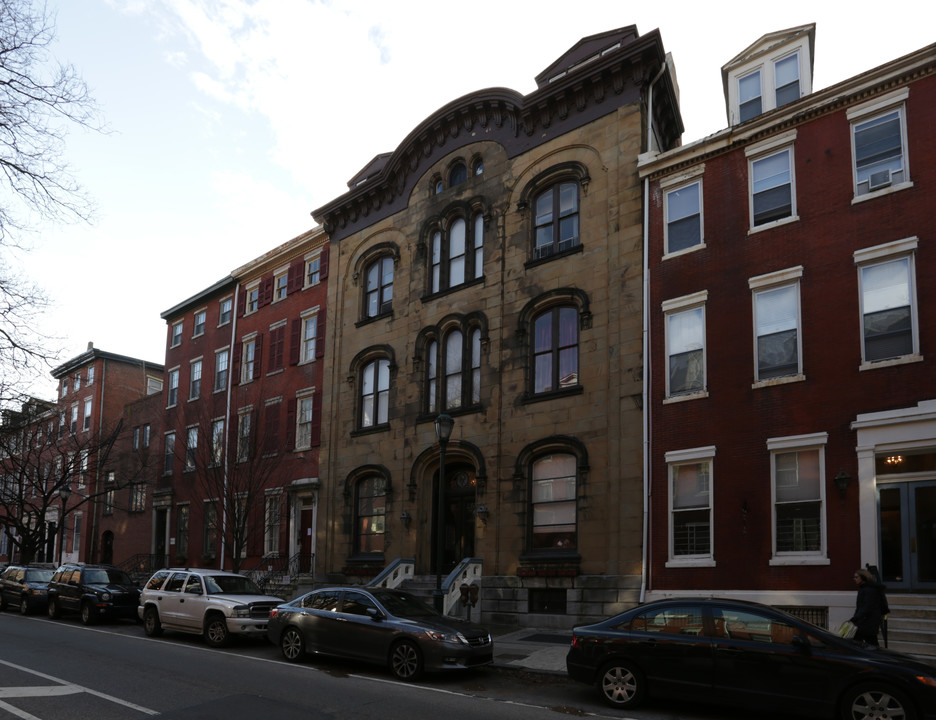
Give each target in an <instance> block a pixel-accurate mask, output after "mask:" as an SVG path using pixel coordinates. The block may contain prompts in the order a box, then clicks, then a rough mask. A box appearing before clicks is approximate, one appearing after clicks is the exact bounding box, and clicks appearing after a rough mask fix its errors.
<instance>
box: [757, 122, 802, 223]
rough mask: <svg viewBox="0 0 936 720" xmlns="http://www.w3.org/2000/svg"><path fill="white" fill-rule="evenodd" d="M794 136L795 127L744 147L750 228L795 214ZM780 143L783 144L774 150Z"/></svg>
mask: <svg viewBox="0 0 936 720" xmlns="http://www.w3.org/2000/svg"><path fill="white" fill-rule="evenodd" d="M793 137H795V131H793V132H791V133H785V134H784V135H782V136H780V137H779V138H775V139H772V140H768V141H766V142H765V143H758V144H757V145H752V146H750V147H748V148H747V149H746V151H745V152H746V154H747V156H748V163H749V165H748V174H749V176H750V212H751V227H752V228H756V227H760V226H763V225H767V224H769V223H774V222H777V221H780V220H784V219H786V218H795V216H796V184H795V182H794V173H793V145H792V143H791V142H790V141H791V139H792V138H793ZM780 144H785V145H786V147H782V148H781V149H779V150H773V148H775V147H777V146H778V145H780ZM767 148H770V150H767Z"/></svg>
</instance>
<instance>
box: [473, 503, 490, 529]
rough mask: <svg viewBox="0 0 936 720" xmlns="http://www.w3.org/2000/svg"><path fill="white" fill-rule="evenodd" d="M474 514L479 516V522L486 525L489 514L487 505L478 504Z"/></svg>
mask: <svg viewBox="0 0 936 720" xmlns="http://www.w3.org/2000/svg"><path fill="white" fill-rule="evenodd" d="M475 514H476V515H477V516H478V517H479V518H481V522H483V523H484V524H485V525H487V521H488V515H490V514H491V513H490V512H488V509H487V505H478V509H477V510H475Z"/></svg>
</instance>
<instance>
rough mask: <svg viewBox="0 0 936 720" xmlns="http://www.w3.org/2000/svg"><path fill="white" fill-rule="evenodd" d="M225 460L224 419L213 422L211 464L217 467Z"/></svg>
mask: <svg viewBox="0 0 936 720" xmlns="http://www.w3.org/2000/svg"><path fill="white" fill-rule="evenodd" d="M223 459H224V419H223V418H219V419H216V420H212V421H211V464H212V466H215V467H217V466H218V465H220V464H221V461H222V460H223Z"/></svg>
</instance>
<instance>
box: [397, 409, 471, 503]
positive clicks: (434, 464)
mask: <svg viewBox="0 0 936 720" xmlns="http://www.w3.org/2000/svg"><path fill="white" fill-rule="evenodd" d="M432 418H433V419H434V418H435V415H433V416H432ZM450 462H451V463H453V464H454V463H459V462H464V463H467V464H469V465H473V466H474V472H475V480H476V481H477V485H476V486H475V487H476V492H477V494H478V496H479V497H480V496H482V495H484V492H485V490H486V488H487V481H488V475H487V463H486V462H485V460H484V453H482V452H481V449H480V448H479V447H478V446H477V445H475V444H473V443H470V442H466V441H465V440H450V441H449V444H448V448H447V449H446V456H445V464H446V466H447V465H448V464H449V463H450ZM438 467H439V444H438V443H434V444H433V445H431V446H429V447H428V448H426V449H425V450H423V451H422V452H421V453H420V454H419V456H418V457H417V458H416V460H415V461H414V462H413V466H412V468H411V469H410V478H409V482H408V483H407V485H406V489H407V490H408V491H409V500H410V502H415V501H416V497H417V495H418V491H419V483H420V482H423V483H425V482H427V478H428V479H429V480H428V481H431V479H432V475H433V473H434V472H435V471H436V470H437V469H438ZM430 492H431V490H430Z"/></svg>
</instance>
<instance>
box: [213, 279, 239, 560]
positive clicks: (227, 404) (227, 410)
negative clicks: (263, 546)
mask: <svg viewBox="0 0 936 720" xmlns="http://www.w3.org/2000/svg"><path fill="white" fill-rule="evenodd" d="M239 293H240V283H235V285H234V299H233V300H232V301H231V342H230V345H229V347H230V350H229V352H230V353H231V354H230V355H229V356H228V380H227V388H225V390H226V397H225V400H224V424H225V427H224V445H223V446H222V447H223V453H224V470H223V471H222V472H223V473H224V480H223V487H224V489H223V491H222V497H221V565H220V567H219V568H218V569H219V570H224V553H225V550H226V549H227V543H226V540H227V493H228V459H229V452H228V449H229V448H228V446H229V445H230V442H229V440H228V438H229V437H230V432H231V390H232V386H233V384H234V377H233V375H234V373H233V372H232V370H233V369H234V338H236V337H237V296H238V294H239ZM234 432H237V430H235V431H234Z"/></svg>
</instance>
